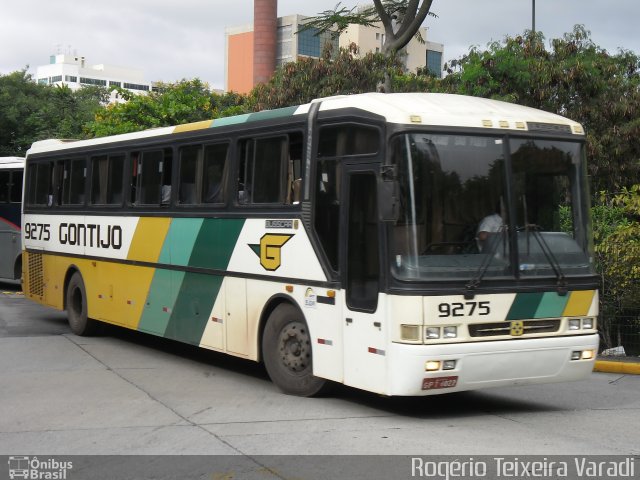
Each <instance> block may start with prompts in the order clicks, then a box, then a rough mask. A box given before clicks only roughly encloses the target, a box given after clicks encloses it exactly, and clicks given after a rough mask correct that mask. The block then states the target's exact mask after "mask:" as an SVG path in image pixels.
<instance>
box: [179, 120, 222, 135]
mask: <svg viewBox="0 0 640 480" xmlns="http://www.w3.org/2000/svg"><path fill="white" fill-rule="evenodd" d="M212 123H213V120H203V121H202V122H193V123H187V124H185V125H178V126H177V127H175V128H174V129H173V133H182V132H192V131H194V130H202V129H204V128H210V127H211V124H212Z"/></svg>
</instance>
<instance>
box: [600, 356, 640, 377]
mask: <svg viewBox="0 0 640 480" xmlns="http://www.w3.org/2000/svg"><path fill="white" fill-rule="evenodd" d="M593 371H594V372H605V373H627V374H631V375H640V357H614V356H611V357H602V356H601V357H598V358H597V359H596V364H595V366H594V367H593Z"/></svg>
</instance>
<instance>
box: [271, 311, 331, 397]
mask: <svg viewBox="0 0 640 480" xmlns="http://www.w3.org/2000/svg"><path fill="white" fill-rule="evenodd" d="M262 356H263V359H264V365H265V367H266V369H267V373H269V377H271V380H272V381H273V383H275V384H276V385H277V386H278V388H280V390H282V391H283V392H284V393H287V394H289V395H299V396H302V397H311V396H313V395H316V394H318V393H320V391H321V390H323V387H324V386H325V384H326V380H324V379H322V378H318V377H315V376H314V375H313V364H312V356H311V336H310V335H309V329H308V328H307V324H306V322H305V321H304V318H303V317H302V315H301V314H300V312H299V311H298V309H297V308H295V307H294V306H293V305H290V304H286V303H283V304H281V305H279V306H278V307H276V309H275V310H274V311H273V312H272V313H271V315H270V316H269V319H268V320H267V325H266V327H265V330H264V335H263V337H262Z"/></svg>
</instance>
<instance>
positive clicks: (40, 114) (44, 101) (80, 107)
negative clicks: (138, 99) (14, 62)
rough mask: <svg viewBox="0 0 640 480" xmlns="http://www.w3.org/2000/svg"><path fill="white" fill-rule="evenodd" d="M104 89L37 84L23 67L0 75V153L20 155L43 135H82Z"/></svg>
mask: <svg viewBox="0 0 640 480" xmlns="http://www.w3.org/2000/svg"><path fill="white" fill-rule="evenodd" d="M108 96H109V94H108V92H107V90H106V89H103V88H100V87H83V88H81V89H79V90H77V91H72V90H70V89H69V88H68V87H66V86H63V87H59V86H49V85H39V84H37V83H36V82H34V81H33V78H32V77H31V75H30V74H28V73H27V72H26V69H25V70H21V71H17V72H13V73H10V74H8V75H4V76H2V75H0V156H14V155H15V156H24V155H25V153H26V151H27V150H28V149H29V147H30V146H31V144H32V143H33V142H35V141H36V140H43V139H46V138H83V137H84V135H85V134H84V124H85V123H87V122H89V121H91V120H92V119H93V117H94V115H95V112H96V111H97V110H98V109H99V108H101V104H103V103H104V102H106V101H107V99H108Z"/></svg>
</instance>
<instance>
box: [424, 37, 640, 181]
mask: <svg viewBox="0 0 640 480" xmlns="http://www.w3.org/2000/svg"><path fill="white" fill-rule="evenodd" d="M639 67H640V58H639V57H638V56H637V55H635V54H634V53H632V52H629V51H624V50H621V51H619V52H618V53H616V54H610V53H609V52H607V51H606V50H604V49H602V48H600V47H598V46H596V45H595V44H594V43H593V42H592V41H591V39H590V34H589V32H588V31H587V30H585V28H584V27H583V26H580V25H578V26H576V27H575V28H574V30H573V32H571V33H567V34H565V35H564V37H563V38H557V39H553V40H552V41H551V42H550V49H547V48H546V47H545V44H544V37H543V36H542V35H541V34H539V33H536V34H531V32H528V33H525V34H524V35H518V36H515V37H506V38H505V40H504V41H503V42H492V43H490V44H489V45H488V48H487V49H485V50H480V49H478V48H472V49H471V50H470V51H469V53H468V54H467V55H465V56H464V57H462V58H460V59H458V60H455V61H453V62H450V63H449V65H448V66H447V68H448V71H449V75H448V76H447V77H445V78H444V79H443V80H442V82H439V83H438V85H436V89H437V90H440V91H446V92H450V93H461V94H466V95H474V96H479V97H488V98H495V99H500V100H506V101H509V102H515V103H519V104H521V105H527V106H531V107H534V108H539V109H542V110H546V111H549V112H553V113H558V114H560V115H564V116H567V117H569V118H572V119H573V120H576V121H578V122H580V123H582V124H583V125H584V127H585V129H586V132H587V149H588V151H587V153H588V157H589V173H590V175H591V179H592V184H593V187H594V191H601V190H606V191H611V192H615V191H618V190H620V189H621V188H622V187H624V186H630V185H633V184H636V183H640V73H639Z"/></svg>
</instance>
